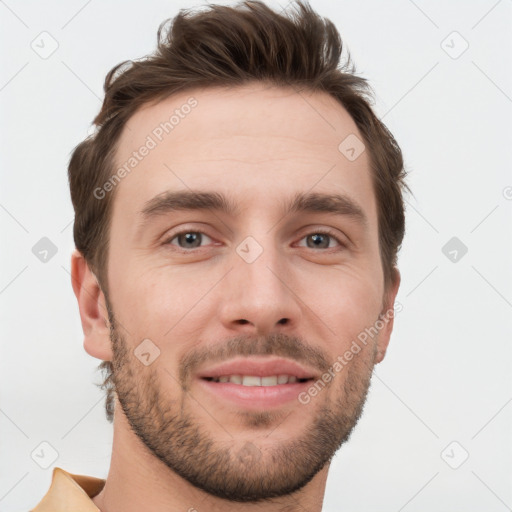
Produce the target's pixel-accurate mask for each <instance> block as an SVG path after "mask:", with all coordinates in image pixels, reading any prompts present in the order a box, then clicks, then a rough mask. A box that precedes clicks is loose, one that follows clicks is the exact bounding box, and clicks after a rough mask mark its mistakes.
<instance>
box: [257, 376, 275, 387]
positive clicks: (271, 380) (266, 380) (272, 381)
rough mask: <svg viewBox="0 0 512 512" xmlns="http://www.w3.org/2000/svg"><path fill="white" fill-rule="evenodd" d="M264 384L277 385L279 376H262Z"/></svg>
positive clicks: (262, 383)
mask: <svg viewBox="0 0 512 512" xmlns="http://www.w3.org/2000/svg"><path fill="white" fill-rule="evenodd" d="M261 385H262V386H277V377H276V376H275V375H274V376H273V377H261Z"/></svg>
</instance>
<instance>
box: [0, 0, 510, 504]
mask: <svg viewBox="0 0 512 512" xmlns="http://www.w3.org/2000/svg"><path fill="white" fill-rule="evenodd" d="M221 3H225V4H232V2H221ZM268 3H269V4H270V5H272V6H277V5H278V4H277V2H275V1H272V2H268ZM281 3H282V7H285V5H286V4H285V1H284V0H282V2H281ZM194 5H197V4H196V2H193V1H179V2H177V1H158V0H145V1H144V2H142V1H141V2H122V1H121V0H115V1H114V0H111V1H103V2H100V1H99V0H92V1H89V2H87V1H84V0H77V1H68V2H64V1H61V2H56V1H47V2H35V1H26V2H20V1H18V2H17V1H15V0H5V2H0V23H1V26H0V40H1V45H2V46H1V47H2V50H3V51H2V55H1V69H0V108H1V116H2V117H1V137H0V141H1V151H0V170H1V175H2V176H1V193H0V225H1V228H2V251H1V254H0V257H1V275H0V307H1V315H2V321H1V335H2V344H1V349H2V351H1V357H0V378H1V401H0V429H1V430H0V432H1V433H2V434H1V437H0V450H1V452H0V453H1V455H0V510H5V511H21V510H28V509H29V508H31V507H33V506H35V504H36V503H38V502H39V500H40V499H41V498H42V496H43V495H44V493H45V492H46V491H47V489H48V487H49V484H50V479H51V472H52V468H53V467H54V466H59V467H63V468H64V469H66V470H67V471H70V472H72V473H78V474H86V475H94V476H98V477H101V478H105V477H106V475H107V472H108V467H109V463H110V453H111V436H112V426H111V424H109V423H108V422H107V421H106V419H105V416H104V400H103V394H102V392H101V391H100V390H99V389H98V388H97V387H96V386H94V385H93V383H94V382H100V374H99V373H97V372H96V371H95V370H96V367H97V364H98V362H99V361H97V360H96V359H94V358H92V357H90V356H89V355H87V354H86V352H85V351H84V350H83V347H82V340H83V337H82V331H81V325H80V320H79V314H78V308H77V304H76V300H75V297H74V295H73V293H72V288H71V283H70V276H69V268H70V254H71V251H72V248H73V241H72V221H73V210H72V206H71V202H70V199H69V191H68V185H67V174H66V172H67V163H68V159H69V156H70V152H71V150H72V149H73V147H74V146H75V145H76V144H77V143H78V142H80V141H81V140H82V139H83V138H84V137H85V136H86V134H87V131H88V128H89V125H90V123H91V121H92V119H93V117H94V116H95V114H96V113H97V111H98V110H99V108H100V99H101V98H102V85H103V80H104V77H105V74H106V73H107V71H108V70H110V68H111V67H112V66H114V65H115V64H117V63H118V62H120V61H122V60H125V59H131V58H138V57H142V56H144V55H145V54H147V53H149V52H151V51H153V49H154V47H155V42H156V29H157V27H158V25H159V23H160V22H161V21H163V20H164V19H165V18H170V17H173V16H174V15H175V14H176V13H177V12H178V10H179V9H180V8H183V7H192V6H194ZM311 5H312V6H313V8H315V10H317V11H318V12H319V13H320V14H321V15H323V16H326V17H328V18H330V19H331V20H332V21H333V22H334V23H335V24H336V26H337V28H338V29H339V31H340V33H341V36H342V39H343V41H344V42H345V44H346V45H347V47H348V49H349V50H350V52H351V55H352V57H353V59H354V61H355V63H356V66H357V71H358V73H359V74H361V75H363V76H365V77H366V78H368V79H369V80H370V82H371V84H372V85H373V87H374V89H375V91H376V93H377V95H376V100H377V101H376V110H377V113H378V114H379V116H380V117H381V118H383V120H384V122H385V123H386V124H387V126H388V127H389V128H390V130H391V131H392V132H393V134H394V135H395V137H396V139H397V140H398V142H399V144H400V145H401V148H402V150H403V153H404V156H405V161H406V168H407V170H408V171H409V172H410V174H409V184H410V186H411V188H412V190H413V192H414V196H407V234H406V238H405V241H404V245H403V249H402V251H401V256H400V262H399V264H400V269H401V273H402V286H401V290H400V293H399V296H398V301H399V302H400V303H401V304H402V305H403V311H402V312H401V313H400V314H399V315H398V316H397V318H396V321H395V331H394V334H393V336H392V340H391V344H390V348H389V350H388V354H387V357H386V359H385V360H384V362H383V363H382V364H380V365H379V366H378V367H377V368H376V371H375V375H374V378H373V381H372V387H371V392H370V396H369V399H368V402H367V405H366V407H365V412H364V414H363V416H362V418H361V421H360V422H359V424H358V425H357V427H356V429H355V431H354V433H353V435H352V437H351V439H350V441H349V442H348V443H347V444H346V445H344V446H343V447H342V449H341V450H340V451H339V452H338V454H337V456H336V457H335V459H334V460H333V463H332V465H331V470H330V473H329V479H328V483H327V488H326V495H325V502H324V510H325V511H340V510H346V511H351V512H359V511H361V512H363V511H364V512H368V511H371V510H378V511H380V512H387V511H390V512H399V511H402V510H403V511H406V512H413V511H418V512H419V511H428V512H432V511H448V510H458V511H462V510H464V511H466V512H471V511H475V512H476V511H483V510H485V511H487V512H501V511H505V510H510V509H511V507H512V440H511V432H512V403H511V402H512V384H511V380H512V379H511V377H510V372H511V360H512V344H511V339H512V321H511V318H512V258H511V256H512V200H511V198H512V188H510V187H512V172H511V162H512V158H511V152H512V149H511V147H512V145H511V140H512V139H511V135H512V129H511V128H512V126H511V125H512V65H511V64H512V63H511V56H512V51H511V46H512V43H511V36H510V34H511V29H512V2H511V1H506V0H502V1H498V2H496V1H495V0H490V1H489V0H478V1H471V2H468V1H463V0H460V1H450V2H446V1H441V0H438V1H430V2H426V1H420V0H418V1H417V2H412V1H407V0H392V1H387V2H379V1H377V0H374V1H366V2H356V1H355V0H353V1H340V2H334V1H327V0H311ZM43 31H47V32H48V33H49V34H51V36H52V37H53V38H54V39H55V40H56V41H57V42H58V45H59V46H58V49H57V50H56V51H55V52H54V53H53V54H52V55H51V56H50V57H48V58H47V59H42V58H41V57H40V56H39V55H38V54H37V53H36V52H35V51H34V50H33V49H32V48H31V42H32V41H33V40H36V42H37V41H38V39H37V38H38V36H39V34H40V33H41V32H43ZM453 31H457V32H458V33H459V34H460V36H458V35H456V34H455V35H454V34H452V33H453ZM462 38H463V39H462ZM464 40H465V41H466V42H467V44H469V47H468V49H467V50H466V51H465V52H464V53H462V54H461V55H460V56H458V58H452V57H453V56H454V55H455V56H456V55H457V54H458V53H460V51H461V50H462V49H463V48H464V46H463V45H464V44H465V43H464ZM443 41H444V42H443ZM447 52H448V53H447ZM449 53H451V54H452V56H450V55H449ZM507 187H509V188H507ZM42 237H48V238H49V239H50V240H51V241H52V242H53V243H54V244H55V246H56V247H57V253H56V255H55V256H54V257H53V258H51V259H50V260H49V261H48V262H46V263H43V262H41V261H39V259H38V258H36V256H35V255H34V254H33V253H32V247H33V246H34V245H35V244H36V243H37V242H38V241H39V240H40V239H41V238H42ZM452 237H457V238H458V239H460V241H461V242H463V243H464V244H465V246H467V248H468V252H467V254H465V255H464V256H463V257H462V258H460V259H459V260H458V261H457V262H455V263H454V262H452V261H450V259H448V258H447V257H446V256H445V255H444V254H443V252H442V247H443V246H444V245H445V244H446V243H447V242H448V241H449V240H450V239H451V238H452ZM43 441H46V442H48V443H50V445H51V446H52V447H53V448H54V449H55V450H56V451H57V453H58V458H57V459H56V461H55V462H54V463H53V464H52V465H51V466H50V467H49V468H47V469H42V468H41V467H39V466H38V465H37V464H36V463H35V462H34V460H33V459H32V458H31V453H32V452H33V450H34V449H36V448H38V447H39V445H40V443H41V442H43ZM453 441H456V442H457V443H458V444H456V445H451V446H450V447H449V449H448V450H447V451H446V452H445V454H446V455H445V459H446V460H448V461H449V462H450V463H451V464H452V465H457V464H458V463H460V461H461V460H462V456H463V455H464V453H465V451H467V453H468V454H469V458H468V459H467V460H466V461H465V462H464V463H463V464H462V465H461V466H460V467H459V468H458V469H452V467H450V466H449V465H448V464H447V462H446V461H445V460H443V458H442V456H441V454H442V452H443V450H444V449H445V448H446V447H447V446H448V445H450V443H452V442H453ZM46 453H48V449H47V451H46Z"/></svg>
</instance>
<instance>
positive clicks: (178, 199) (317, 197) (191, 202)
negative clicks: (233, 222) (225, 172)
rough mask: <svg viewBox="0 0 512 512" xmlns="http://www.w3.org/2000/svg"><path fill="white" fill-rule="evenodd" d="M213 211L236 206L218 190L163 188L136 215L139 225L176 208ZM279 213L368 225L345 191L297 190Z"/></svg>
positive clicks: (231, 211) (229, 211) (232, 211)
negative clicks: (320, 215) (327, 216)
mask: <svg viewBox="0 0 512 512" xmlns="http://www.w3.org/2000/svg"><path fill="white" fill-rule="evenodd" d="M192 210H214V211H217V212H221V213H225V214H226V215H228V216H231V217H236V216H238V215H240V208H239V207H238V205H237V204H236V202H235V201H233V200H232V199H231V198H230V197H228V196H226V195H224V194H222V193H220V192H210V191H196V190H180V191H166V192H163V193H161V194H158V195H157V196H155V197H153V198H152V199H150V200H149V201H147V202H146V203H145V204H144V206H143V208H142V210H141V211H140V214H141V216H142V221H141V224H140V227H143V226H145V225H146V224H147V223H149V222H150V221H151V220H152V219H153V218H155V217H158V216H161V215H166V214H169V213H173V212H178V211H192ZM283 210H284V211H283V214H284V215H288V214H291V213H299V212H309V213H331V214H334V215H339V216H345V217H349V218H352V219H353V220H355V221H357V222H358V223H359V224H361V226H363V227H367V226H368V218H367V217H366V215H365V213H364V211H363V209H362V208H361V207H360V206H359V205H358V204H357V203H356V202H355V201H354V200H353V199H351V198H350V197H348V196H347V195H345V194H327V193H320V192H300V193H297V194H295V196H293V197H292V198H291V199H290V200H289V201H288V202H285V203H284V209H283Z"/></svg>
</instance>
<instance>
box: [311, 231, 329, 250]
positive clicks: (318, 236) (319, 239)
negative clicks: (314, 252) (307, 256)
mask: <svg viewBox="0 0 512 512" xmlns="http://www.w3.org/2000/svg"><path fill="white" fill-rule="evenodd" d="M311 238H312V239H313V246H314V247H319V246H320V245H321V244H322V238H323V239H324V242H325V241H326V240H327V238H328V237H327V235H323V234H321V233H317V234H316V235H311ZM317 242H318V243H317ZM328 246H329V242H327V245H325V243H324V244H323V247H328Z"/></svg>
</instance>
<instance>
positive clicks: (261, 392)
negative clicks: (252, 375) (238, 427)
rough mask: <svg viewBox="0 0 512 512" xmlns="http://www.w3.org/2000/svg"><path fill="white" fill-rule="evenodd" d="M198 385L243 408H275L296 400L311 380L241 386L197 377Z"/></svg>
mask: <svg viewBox="0 0 512 512" xmlns="http://www.w3.org/2000/svg"><path fill="white" fill-rule="evenodd" d="M198 380H199V385H200V386H201V387H202V389H205V390H206V391H207V392H208V393H212V394H214V395H215V396H216V397H220V398H222V399H225V400H228V401H230V402H231V403H234V404H236V405H237V406H239V407H243V408H245V409H252V410H254V409H262V408H266V409H268V408H275V407H279V406H281V405H284V404H287V403H289V402H292V401H293V400H296V401H297V402H298V401H299V400H298V397H299V394H300V393H301V392H303V391H305V390H306V389H307V388H308V387H309V386H310V385H311V382H312V381H311V380H308V381H305V382H293V383H291V384H277V385H276V386H242V385H241V384H233V383H232V382H213V381H209V380H205V379H198Z"/></svg>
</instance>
